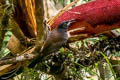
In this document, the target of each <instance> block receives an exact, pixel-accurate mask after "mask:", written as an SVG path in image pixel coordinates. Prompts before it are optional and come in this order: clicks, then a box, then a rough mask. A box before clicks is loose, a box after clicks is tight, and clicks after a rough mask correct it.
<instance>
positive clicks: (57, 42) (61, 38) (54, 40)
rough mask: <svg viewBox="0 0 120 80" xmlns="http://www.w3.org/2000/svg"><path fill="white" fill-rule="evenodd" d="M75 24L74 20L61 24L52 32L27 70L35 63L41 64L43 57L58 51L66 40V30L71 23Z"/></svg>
mask: <svg viewBox="0 0 120 80" xmlns="http://www.w3.org/2000/svg"><path fill="white" fill-rule="evenodd" d="M73 22H75V20H68V21H63V22H61V23H60V24H59V25H58V27H56V28H55V29H54V30H52V31H51V32H50V33H49V35H48V37H47V39H46V40H45V43H44V45H43V47H42V51H41V52H40V53H39V55H38V56H37V57H36V58H35V60H33V62H32V63H31V64H30V65H29V66H28V67H29V68H33V67H34V66H35V65H36V64H37V63H39V62H41V61H42V60H43V59H44V58H45V57H47V56H48V55H50V54H51V53H52V52H55V51H57V50H59V48H61V47H62V46H63V45H65V43H67V40H68V34H67V30H68V28H69V26H70V25H71V23H73Z"/></svg>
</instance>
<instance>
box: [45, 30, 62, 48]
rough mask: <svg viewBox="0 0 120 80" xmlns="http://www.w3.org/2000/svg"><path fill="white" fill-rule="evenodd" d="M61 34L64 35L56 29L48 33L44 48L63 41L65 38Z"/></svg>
mask: <svg viewBox="0 0 120 80" xmlns="http://www.w3.org/2000/svg"><path fill="white" fill-rule="evenodd" d="M61 36H63V35H59V34H58V32H57V31H56V30H54V31H52V32H51V33H50V34H49V35H48V37H47V39H46V41H45V42H44V45H43V49H46V48H48V47H50V46H52V45H55V44H58V45H59V42H62V41H61V40H63V39H61ZM63 42H64V41H63Z"/></svg>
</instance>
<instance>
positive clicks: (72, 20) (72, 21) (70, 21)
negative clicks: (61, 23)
mask: <svg viewBox="0 0 120 80" xmlns="http://www.w3.org/2000/svg"><path fill="white" fill-rule="evenodd" d="M75 22H76V21H75V19H71V20H68V24H67V25H68V26H69V25H71V24H72V23H75Z"/></svg>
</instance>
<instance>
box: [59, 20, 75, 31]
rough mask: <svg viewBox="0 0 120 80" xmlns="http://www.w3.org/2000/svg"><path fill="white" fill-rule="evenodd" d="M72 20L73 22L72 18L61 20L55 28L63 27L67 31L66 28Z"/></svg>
mask: <svg viewBox="0 0 120 80" xmlns="http://www.w3.org/2000/svg"><path fill="white" fill-rule="evenodd" d="M73 22H75V20H74V19H71V20H67V21H62V22H61V23H60V24H59V25H58V27H57V29H63V30H65V31H67V30H68V28H69V26H70V25H71V24H72V23H73Z"/></svg>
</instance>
